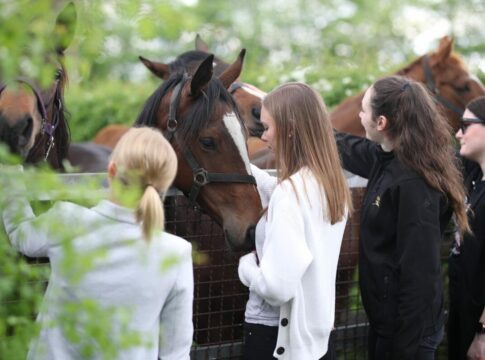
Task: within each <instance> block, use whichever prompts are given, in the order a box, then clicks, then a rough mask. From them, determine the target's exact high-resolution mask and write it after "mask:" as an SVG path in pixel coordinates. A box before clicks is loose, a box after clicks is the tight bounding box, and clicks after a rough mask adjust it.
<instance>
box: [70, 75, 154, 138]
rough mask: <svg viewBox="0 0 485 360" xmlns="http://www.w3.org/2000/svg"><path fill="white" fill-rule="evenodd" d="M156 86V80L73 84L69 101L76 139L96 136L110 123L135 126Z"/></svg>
mask: <svg viewBox="0 0 485 360" xmlns="http://www.w3.org/2000/svg"><path fill="white" fill-rule="evenodd" d="M147 71H148V70H147ZM156 87H157V84H156V83H154V82H148V81H147V82H146V83H145V84H132V83H127V82H122V81H119V80H112V81H104V82H97V83H95V84H91V85H90V86H89V87H87V86H82V87H81V86H72V87H69V89H68V91H67V92H66V103H67V104H68V105H67V108H68V111H69V113H70V114H71V117H70V119H69V126H70V128H71V137H72V140H73V141H87V140H92V139H93V137H94V135H95V134H96V133H97V132H98V131H99V130H100V129H101V128H103V127H104V126H106V125H108V124H124V125H128V126H131V125H132V124H133V123H134V122H135V120H136V118H137V116H138V114H139V112H140V110H141V109H142V106H143V104H144V102H145V101H146V100H147V99H148V97H149V96H150V95H151V93H152V92H153V91H155V89H156Z"/></svg>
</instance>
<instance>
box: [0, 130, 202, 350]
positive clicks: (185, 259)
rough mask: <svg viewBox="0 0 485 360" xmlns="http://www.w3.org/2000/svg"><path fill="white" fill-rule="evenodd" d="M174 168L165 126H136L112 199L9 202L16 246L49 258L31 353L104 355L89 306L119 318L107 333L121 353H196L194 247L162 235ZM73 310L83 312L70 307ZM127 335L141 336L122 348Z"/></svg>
mask: <svg viewBox="0 0 485 360" xmlns="http://www.w3.org/2000/svg"><path fill="white" fill-rule="evenodd" d="M176 171H177V158H176V155H175V153H174V151H173V149H172V148H171V146H170V145H169V144H168V142H167V141H166V140H165V138H164V137H163V135H162V134H161V133H160V132H158V131H157V130H154V129H150V128H132V129H130V130H129V131H128V132H127V133H126V134H125V135H124V136H123V137H122V138H121V140H120V141H119V142H118V144H117V146H116V147H115V149H114V151H113V154H112V157H111V161H110V164H109V166H108V176H109V180H110V189H111V197H110V200H109V201H108V200H102V201H101V202H100V203H99V204H98V205H96V206H94V207H92V208H85V207H82V206H79V205H77V204H74V203H70V202H58V203H56V204H55V205H54V206H53V207H52V208H51V209H50V210H48V211H47V212H45V213H44V214H42V215H39V216H35V215H34V213H33V211H32V209H31V207H30V205H29V203H28V202H27V201H25V200H18V199H12V201H11V203H10V205H9V206H8V208H7V209H6V210H5V211H4V212H3V219H4V223H5V228H6V230H7V233H8V235H9V237H10V241H11V243H12V245H13V246H14V247H16V248H17V249H18V250H19V251H21V252H22V253H23V254H25V255H27V256H32V257H48V258H49V260H50V264H51V276H50V279H49V285H48V288H47V291H46V294H45V297H44V306H43V307H42V309H41V313H40V315H39V317H38V321H39V322H40V326H41V331H40V334H39V336H38V338H37V339H36V340H35V341H34V342H32V344H31V347H30V350H29V355H28V359H54V358H55V359H82V358H85V357H86V354H91V356H94V357H101V355H102V346H103V345H102V341H103V338H102V337H101V339H98V338H97V336H101V335H105V334H104V333H103V334H99V332H95V333H94V334H93V333H92V332H89V331H90V329H92V327H93V325H94V324H92V323H87V322H86V320H85V319H86V318H89V314H88V313H87V311H86V309H85V308H84V307H83V304H86V303H94V304H96V306H98V307H99V308H100V309H101V310H102V311H103V314H105V313H106V314H107V313H112V314H113V316H112V318H111V319H112V323H111V324H110V333H109V337H110V343H111V344H110V345H111V346H114V348H115V349H117V350H118V353H117V354H116V358H117V359H130V360H132V359H139V360H147V359H153V360H156V359H158V358H161V359H186V360H188V359H189V358H190V357H189V352H190V347H191V344H192V334H193V325H192V300H193V274H192V256H191V245H190V243H188V242H187V241H185V240H183V239H181V238H179V237H176V236H174V235H171V234H168V233H165V232H163V222H164V216H163V204H162V200H161V195H162V196H163V194H164V193H165V192H166V191H167V189H168V188H169V186H170V184H171V183H172V181H173V179H174V177H175V174H176ZM69 256H70V257H71V258H69ZM78 259H81V260H78ZM66 261H67V262H68V264H69V266H66ZM78 261H80V262H81V263H82V264H84V265H85V264H86V263H87V264H88V265H89V266H87V268H83V269H82V270H83V271H85V273H82V274H81V275H80V276H79V274H78V273H76V274H73V271H72V269H71V268H75V264H77V262H78ZM83 261H84V262H83ZM167 264H170V266H167ZM85 267H86V265H85ZM74 272H75V271H74ZM73 307H74V308H76V309H77V311H76V312H74V313H73V312H72V311H71V312H69V311H68V309H72V308H73ZM126 314H130V317H129V319H128V321H127V322H126V321H123V319H125V320H126ZM66 319H67V320H66ZM91 320H93V319H91ZM73 324H74V326H75V327H74V329H75V332H76V334H77V335H76V338H77V340H76V341H75V340H74V339H73V338H72V333H73V328H71V326H72V325H73ZM128 334H134V336H135V337H134V338H135V339H137V338H138V339H141V340H142V341H138V342H135V343H133V344H131V346H129V347H128V348H123V345H124V346H125V347H126V341H127V338H126V337H127V336H128ZM165 334H167V335H168V336H164V335H165ZM123 339H124V340H123ZM104 341H106V340H104Z"/></svg>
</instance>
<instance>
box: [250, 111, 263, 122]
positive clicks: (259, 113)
mask: <svg viewBox="0 0 485 360" xmlns="http://www.w3.org/2000/svg"><path fill="white" fill-rule="evenodd" d="M251 115H253V117H254V118H255V119H256V120H258V121H260V119H261V108H252V109H251Z"/></svg>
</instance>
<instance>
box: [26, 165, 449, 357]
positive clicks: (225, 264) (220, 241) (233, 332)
mask: <svg viewBox="0 0 485 360" xmlns="http://www.w3.org/2000/svg"><path fill="white" fill-rule="evenodd" d="M96 176H98V177H99V179H100V181H101V179H104V176H103V175H99V174H98V175H96ZM85 177H86V176H85V175H84V176H83V178H85ZM66 181H67V182H72V181H78V179H77V176H72V175H70V176H69V177H67V178H66ZM356 184H357V185H359V184H360V183H359V182H357V183H356ZM354 185H355V184H354ZM364 191H365V188H362V187H354V188H352V197H353V201H354V207H355V209H356V210H355V211H354V213H353V214H352V216H351V218H350V219H349V221H348V223H347V226H346V230H345V233H344V240H343V242H342V248H341V254H340V259H339V265H338V272H337V285H336V316H335V335H336V337H335V338H336V348H337V356H338V359H366V358H367V354H366V348H367V325H368V324H367V317H366V315H365V312H364V310H363V307H362V304H361V301H360V293H359V290H358V285H357V276H358V275H357V271H356V268H357V259H358V237H359V222H360V205H361V203H362V198H363V194H364ZM165 211H166V229H167V231H169V232H171V233H174V234H176V235H179V236H181V237H183V238H185V239H187V240H188V241H190V242H191V243H192V244H193V246H194V249H196V250H197V254H198V255H196V257H195V258H194V281H195V289H194V316H193V321H194V329H195V333H194V342H193V347H192V351H191V358H192V359H197V360H201V359H204V360H209V359H241V354H242V337H243V322H244V309H245V304H246V301H247V298H248V291H247V288H246V287H244V286H243V285H242V284H241V283H240V281H239V279H238V275H237V265H238V260H239V257H240V256H241V255H242V253H233V252H231V251H229V250H228V247H227V245H226V243H225V240H224V235H223V232H222V230H221V228H220V226H219V225H217V224H216V223H215V222H214V221H212V220H211V219H210V218H209V217H208V216H207V215H205V214H203V213H201V212H199V211H197V210H195V209H193V208H192V207H191V206H190V205H189V203H188V201H187V199H186V198H185V197H184V196H183V195H181V194H180V193H179V192H177V191H171V192H170V193H169V196H168V197H167V198H166V200H165ZM445 248H446V245H444V249H445ZM446 252H447V251H446V250H444V252H443V254H444V256H446ZM41 263H42V261H40V262H39V261H36V262H35V263H34V264H32V266H39V265H37V264H41ZM41 266H45V265H41ZM445 351H446V342H444V343H443V344H442V346H441V348H440V353H444V352H445ZM440 358H445V357H443V356H441V357H440Z"/></svg>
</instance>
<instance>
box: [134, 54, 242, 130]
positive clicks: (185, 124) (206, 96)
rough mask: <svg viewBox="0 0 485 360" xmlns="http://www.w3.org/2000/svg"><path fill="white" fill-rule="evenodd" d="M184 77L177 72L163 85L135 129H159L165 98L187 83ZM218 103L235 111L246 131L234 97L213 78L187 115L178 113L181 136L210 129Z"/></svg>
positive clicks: (144, 107) (140, 115)
mask: <svg viewBox="0 0 485 360" xmlns="http://www.w3.org/2000/svg"><path fill="white" fill-rule="evenodd" d="M206 57H207V56H206ZM184 76H185V75H184V74H182V73H175V74H174V75H172V76H171V77H170V78H169V79H168V80H166V81H165V82H163V83H162V85H160V86H159V87H158V88H157V89H156V90H155V92H154V93H153V94H152V95H151V96H150V97H149V98H148V100H147V101H146V102H145V105H144V106H143V109H142V111H141V112H140V114H139V115H138V118H137V119H136V121H135V123H134V126H149V127H155V128H157V127H159V125H158V121H157V120H158V119H157V115H158V112H159V108H160V104H161V102H162V99H163V98H164V97H165V96H167V94H168V93H169V91H170V90H171V89H173V88H174V87H175V86H176V85H177V84H178V83H180V82H181V81H184ZM189 81H190V80H189ZM218 101H219V102H222V103H223V104H226V105H227V106H228V107H229V108H231V109H232V110H233V111H234V113H235V114H236V117H237V118H238V120H239V122H240V123H241V126H242V128H243V129H246V128H245V125H244V123H243V121H242V120H241V115H240V113H239V110H238V108H237V105H236V102H235V101H234V99H233V97H232V96H231V94H230V93H229V92H228V91H227V89H226V88H225V87H224V86H223V85H222V83H221V82H220V81H219V80H218V79H217V78H215V77H213V78H212V79H211V80H210V81H209V82H208V83H207V86H206V87H205V88H204V89H203V90H202V94H201V95H200V96H198V97H197V98H193V103H192V105H191V106H190V107H189V109H187V111H185V112H184V113H183V116H182V115H181V114H180V112H177V114H176V117H177V121H178V124H177V132H178V133H180V135H181V136H182V138H183V139H192V138H194V137H195V136H196V135H197V134H198V133H199V131H200V129H201V128H206V127H207V126H208V125H209V123H210V120H211V118H212V116H213V114H214V112H215V111H216V104H217V102H218Z"/></svg>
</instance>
